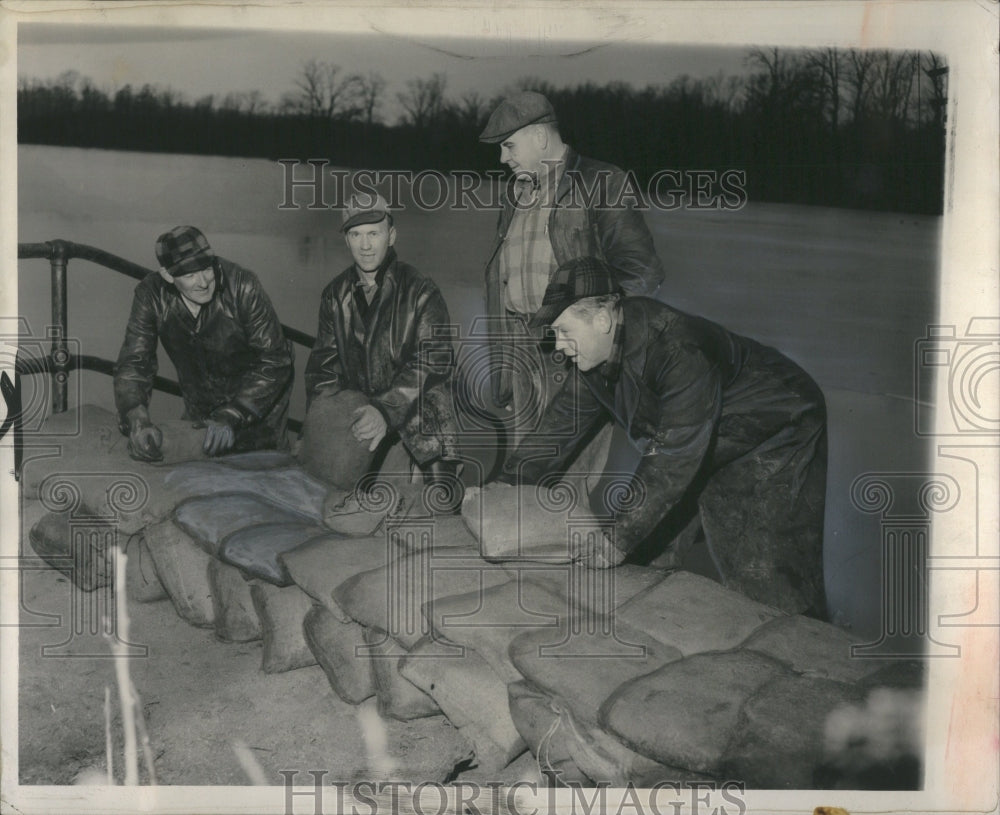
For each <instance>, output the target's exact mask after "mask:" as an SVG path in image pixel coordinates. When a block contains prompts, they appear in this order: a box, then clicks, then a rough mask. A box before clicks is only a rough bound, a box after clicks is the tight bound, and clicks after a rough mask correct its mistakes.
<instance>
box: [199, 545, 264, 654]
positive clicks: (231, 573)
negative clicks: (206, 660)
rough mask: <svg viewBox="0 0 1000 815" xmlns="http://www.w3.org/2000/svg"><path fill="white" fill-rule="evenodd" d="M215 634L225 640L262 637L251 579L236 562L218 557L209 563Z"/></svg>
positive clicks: (247, 640)
mask: <svg viewBox="0 0 1000 815" xmlns="http://www.w3.org/2000/svg"><path fill="white" fill-rule="evenodd" d="M208 582H209V585H210V586H211V589H212V609H213V612H214V615H215V636H216V637H218V638H219V639H220V640H222V641H223V642H253V641H254V640H259V639H260V638H261V628H260V619H259V618H258V617H257V611H256V609H255V608H254V605H253V596H252V595H251V593H250V583H249V582H248V580H247V579H246V577H245V576H244V575H243V573H242V572H241V571H240V570H239V569H237V568H236V567H235V566H230V565H228V564H226V563H223V562H222V561H219V560H215V559H214V558H213V559H212V560H211V562H210V563H209V564H208Z"/></svg>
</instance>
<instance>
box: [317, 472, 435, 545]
mask: <svg viewBox="0 0 1000 815" xmlns="http://www.w3.org/2000/svg"><path fill="white" fill-rule="evenodd" d="M422 490H423V487H422V486H421V485H419V484H410V483H408V482H406V481H403V480H401V479H398V478H396V479H391V480H390V479H379V481H377V482H375V483H374V484H373V485H372V486H371V488H370V489H366V490H360V491H359V490H353V489H351V490H345V491H341V490H332V491H331V492H330V494H329V495H327V497H326V500H325V501H324V503H323V523H324V524H326V526H327V527H328V528H329V529H331V530H332V531H334V532H336V533H337V534H339V535H346V536H348V537H370V536H372V535H376V534H380V533H381V531H382V528H383V527H384V525H385V524H386V523H389V522H392V521H393V520H399V519H402V518H405V517H407V516H408V515H410V514H411V513H414V512H415V513H416V514H423V513H422V512H420V509H419V508H420V507H421V506H422V504H421V495H422Z"/></svg>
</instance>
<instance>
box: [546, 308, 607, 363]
mask: <svg viewBox="0 0 1000 815" xmlns="http://www.w3.org/2000/svg"><path fill="white" fill-rule="evenodd" d="M552 328H553V330H554V331H555V334H556V350H557V351H562V352H563V353H564V354H566V356H567V357H569V358H570V359H571V360H573V362H574V363H576V367H577V368H579V369H580V370H581V371H589V370H590V369H591V368H596V367H597V366H598V365H602V364H603V363H605V362H607V361H608V357H610V356H611V346H612V344H613V342H614V335H613V334H612V332H611V328H612V321H611V317H610V315H609V314H608V312H607V310H606V309H601V310H600V311H599V312H598V313H597V314H595V315H594V316H593V317H588V316H586V315H585V314H584V313H582V312H579V311H577V310H576V309H574V308H567V309H565V310H564V311H563V313H562V314H560V315H559V316H558V317H557V318H556V319H555V321H554V322H553V323H552Z"/></svg>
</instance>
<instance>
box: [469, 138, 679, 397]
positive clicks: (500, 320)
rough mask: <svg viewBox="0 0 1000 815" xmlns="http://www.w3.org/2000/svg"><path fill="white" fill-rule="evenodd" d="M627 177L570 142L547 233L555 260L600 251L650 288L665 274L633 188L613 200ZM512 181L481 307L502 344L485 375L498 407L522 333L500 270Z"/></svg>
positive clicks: (633, 283) (632, 283)
mask: <svg viewBox="0 0 1000 815" xmlns="http://www.w3.org/2000/svg"><path fill="white" fill-rule="evenodd" d="M625 179H626V174H625V172H624V171H623V170H621V169H619V168H618V167H615V166H614V165H613V164H608V163H606V162H603V161H596V160H594V159H590V158H586V157H585V156H581V155H580V154H579V153H577V152H576V151H575V150H573V148H572V147H567V150H566V157H565V163H564V168H563V173H562V177H561V178H560V179H559V183H558V186H557V187H556V196H555V203H554V206H553V207H552V211H551V213H550V214H549V220H548V235H549V240H550V242H551V243H552V251H553V253H554V255H555V259H556V263H557V264H558V265H560V266H561V265H562V264H564V263H566V262H567V261H569V260H572V259H574V258H578V257H600V258H603V259H604V261H605V262H606V263H607V264H608V265H609V266H610V267H611V270H612V272H613V273H614V274H615V278H616V280H617V281H618V283H619V285H620V286H621V287H622V289H623V291H624V292H625V293H626V294H628V295H631V296H641V295H652V294H653V292H654V291H656V289H657V287H658V286H659V285H660V283H661V282H662V281H663V277H664V274H663V266H662V265H661V263H660V259H659V257H658V256H657V254H656V249H655V247H654V246H653V237H652V235H650V233H649V229H648V228H647V227H646V221H645V219H644V218H643V216H642V212H640V211H639V210H636V209H634V208H633V207H632V206H631V203H630V201H631V199H630V196H627V195H626V196H622V202H621V203H620V204H617V205H616V202H617V201H618V198H619V195H620V193H621V190H622V188H623V185H624V183H625ZM513 185H514V179H513V178H511V180H510V181H509V183H508V188H507V194H506V195H505V196H504V205H503V209H502V210H501V211H500V215H499V218H498V221H497V234H496V238H495V239H494V241H493V246H492V248H491V249H490V253H489V257H488V260H487V262H486V311H487V314H488V316H489V324H490V326H491V331H492V332H493V333H492V334H491V337H490V339H491V341H493V342H495V343H496V344H497V345H498V346H499V351H500V354H499V359H498V360H497V364H496V365H495V366H494V367H493V370H492V373H491V377H490V385H491V389H492V393H493V400H494V402H495V403H496V404H497V406H498V407H503V406H505V405H507V404H508V403H509V402H510V400H511V398H512V395H513V391H512V384H511V370H512V359H513V355H514V353H515V352H514V351H513V350H512V347H511V346H512V343H514V342H516V341H515V337H517V336H518V335H520V336H521V337H523V336H525V335H526V334H527V331H526V329H525V327H524V325H523V321H522V320H520V319H517V318H515V317H513V316H512V315H509V314H508V312H507V310H506V307H505V305H504V287H505V286H506V281H505V280H502V279H501V274H500V247H501V246H502V245H503V242H504V241H505V240H506V238H507V230H508V229H509V228H510V223H511V220H512V219H513V216H514V207H513V204H512V203H511V202H512V201H514V200H515V197H514V186H513ZM588 201H589V205H588ZM523 341H524V340H523V339H522V340H521V342H523Z"/></svg>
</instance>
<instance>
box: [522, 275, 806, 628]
mask: <svg viewBox="0 0 1000 815" xmlns="http://www.w3.org/2000/svg"><path fill="white" fill-rule="evenodd" d="M534 321H535V323H536V324H539V325H545V324H550V325H551V327H552V330H553V331H554V333H555V342H556V348H557V350H561V351H562V352H564V353H565V354H566V356H567V357H568V358H569V359H571V360H572V361H573V362H574V363H575V365H576V368H577V369H578V374H577V375H571V376H569V377H568V378H567V382H566V384H565V386H564V387H563V389H562V390H561V391H560V392H559V394H558V395H557V396H556V397H555V399H554V400H553V402H552V403H551V404H550V405H549V407H548V408H547V410H546V412H545V413H544V415H543V417H542V419H541V423H540V427H539V429H538V433H537V436H536V437H535V438H534V439H532V440H530V441H526V442H523V443H522V444H521V445H520V446H519V447H518V448H517V450H515V451H514V453H513V455H512V456H511V457H510V459H509V461H508V462H507V463H506V464H505V468H504V476H503V480H506V481H508V482H511V483H516V482H528V483H534V482H537V481H539V479H541V478H542V477H543V476H546V475H548V474H553V473H558V472H560V471H561V470H563V469H564V468H565V464H566V462H567V461H568V460H569V459H570V458H571V456H572V455H573V453H574V452H575V451H576V450H577V449H578V448H579V447H580V445H581V443H582V441H583V440H584V439H585V437H587V435H588V433H589V432H590V431H591V430H592V429H593V428H594V427H595V426H596V425H597V424H598V423H599V422H600V421H601V420H602V419H606V418H609V417H610V418H611V419H612V420H613V421H614V422H615V424H616V425H617V427H616V431H615V433H614V436H613V440H612V444H611V451H610V453H609V456H608V464H607V466H606V468H605V470H604V475H603V476H602V478H601V479H599V480H598V483H597V486H596V487H594V488H592V489H591V490H590V493H589V496H590V498H589V501H590V509H591V511H592V512H593V513H594V515H595V516H597V517H603V518H605V519H608V520H609V523H608V524H607V525H606V526H605V529H606V533H605V535H604V536H603V538H602V537H600V536H598V538H597V540H598V541H599V542H598V543H597V544H596V548H595V549H593V550H591V551H588V552H577V553H574V554H575V555H576V556H577V557H579V558H580V559H582V560H586V561H588V562H590V563H591V564H592V565H597V566H612V565H617V564H618V563H620V562H622V561H623V560H624V559H625V558H626V557H630V558H631V559H636V560H648V559H649V558H650V557H651V556H656V555H657V554H662V552H663V550H664V549H666V548H668V547H669V546H671V545H674V546H676V545H677V544H676V539H674V538H673V535H674V533H676V531H678V530H679V529H681V528H685V527H687V528H690V527H691V525H692V523H694V524H697V522H698V521H700V525H701V530H702V532H703V534H704V538H705V543H706V544H707V548H708V552H709V554H710V555H711V559H712V562H713V563H714V566H715V569H716V570H717V573H718V576H719V577H720V578H721V581H722V583H723V584H724V585H726V586H728V587H730V588H732V589H735V590H737V591H740V592H742V593H744V594H746V595H747V596H749V597H752V598H753V599H756V600H759V601H760V602H763V603H767V604H769V605H772V606H775V607H777V608H780V609H782V610H784V611H787V612H789V613H806V614H810V615H813V616H817V617H820V618H822V617H824V616H825V613H826V604H825V592H824V585H823V537H822V536H823V506H824V500H825V489H826V407H825V402H824V399H823V394H822V392H821V391H820V389H819V387H818V386H817V385H816V383H815V382H814V381H813V380H812V379H811V378H810V377H809V375H808V374H806V373H805V371H803V370H802V369H801V368H799V367H798V366H797V365H796V364H795V363H793V362H792V361H791V360H789V359H788V358H787V357H785V356H783V355H782V354H780V353H778V352H777V351H775V350H774V349H772V348H768V347H765V346H763V345H761V344H759V343H757V342H755V341H753V340H750V339H747V338H745V337H741V336H738V335H736V334H733V333H731V332H729V331H727V330H726V329H724V328H722V327H721V326H719V325H716V324H714V323H712V322H709V321H708V320H705V319H702V318H699V317H694V316H691V315H688V314H685V313H683V312H680V311H677V310H676V309H673V308H671V307H670V306H667V305H665V304H663V303H660V302H657V301H655V300H652V299H649V298H646V297H622V296H621V294H620V293H619V289H618V287H617V285H616V284H615V282H614V280H613V278H612V276H611V273H610V271H609V270H608V268H607V266H606V265H605V264H604V263H603V262H602V261H600V260H599V259H596V258H579V259H576V260H573V261H570V262H568V263H567V264H565V265H564V266H562V267H560V269H559V270H558V271H557V272H556V274H555V276H554V277H553V279H552V281H551V283H550V284H549V286H548V288H547V289H546V292H545V296H544V299H543V305H542V308H541V309H540V311H539V312H538V313H537V314H536V315H535V318H534ZM539 446H542V447H547V448H549V449H548V451H547V452H548V454H546V455H540V454H539V451H538V450H534V455H533V448H538V447H539ZM551 450H555V451H556V453H555V455H551ZM620 473H626V474H628V473H631V474H632V475H631V483H630V485H629V493H630V495H631V496H632V499H633V500H632V502H631V504H630V505H628V506H623V505H622V504H621V503H619V504H618V505H617V506H615V505H614V502H613V501H612V497H613V496H614V495H615V494H616V491H615V490H614V489H608V487H609V485H610V481H611V479H613V478H614V477H615V475H617V474H620ZM619 497H620V494H619ZM689 521H690V522H692V523H689ZM657 550H659V551H657ZM676 554H678V555H680V556H681V559H680V565H681V566H684V561H683V554H684V553H683V552H681V553H676Z"/></svg>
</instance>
